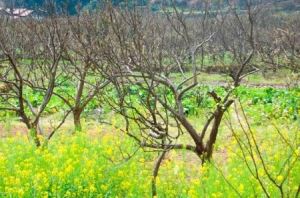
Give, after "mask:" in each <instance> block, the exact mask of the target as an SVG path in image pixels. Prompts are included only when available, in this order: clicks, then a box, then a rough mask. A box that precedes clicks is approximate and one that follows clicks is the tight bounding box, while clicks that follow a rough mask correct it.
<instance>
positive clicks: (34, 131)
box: [29, 127, 41, 147]
mask: <svg viewBox="0 0 300 198" xmlns="http://www.w3.org/2000/svg"><path fill="white" fill-rule="evenodd" d="M29 132H30V136H31V138H32V139H33V141H34V144H35V145H36V147H40V146H41V141H40V139H39V137H38V132H37V127H32V128H30V129H29Z"/></svg>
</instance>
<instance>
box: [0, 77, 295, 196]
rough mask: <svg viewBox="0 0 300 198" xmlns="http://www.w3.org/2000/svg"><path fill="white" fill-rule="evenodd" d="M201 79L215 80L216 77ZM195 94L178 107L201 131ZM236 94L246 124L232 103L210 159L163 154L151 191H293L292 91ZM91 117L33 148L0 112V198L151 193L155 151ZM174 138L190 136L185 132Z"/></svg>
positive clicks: (205, 104) (115, 120) (202, 107)
mask: <svg viewBox="0 0 300 198" xmlns="http://www.w3.org/2000/svg"><path fill="white" fill-rule="evenodd" d="M199 78H200V77H199ZM201 78H202V79H205V80H204V81H210V80H212V81H216V79H218V78H219V79H220V80H222V76H214V77H211V76H206V75H202V76H201ZM253 78H254V79H253V80H252V81H251V82H254V81H255V80H258V81H259V83H261V81H260V80H259V79H260V77H259V76H257V77H253ZM201 89H202V88H201ZM203 89H208V88H206V87H204V88H203ZM217 91H219V92H220V91H221V89H220V90H217ZM194 95H195V94H193V93H192V95H190V96H189V97H188V98H187V99H186V101H187V103H186V105H187V106H185V107H186V108H187V109H188V110H189V111H188V112H189V113H190V115H189V119H190V120H191V122H192V123H193V124H194V126H195V127H196V128H197V129H201V127H202V126H203V123H204V121H205V116H206V112H207V110H208V109H209V107H210V105H211V104H210V101H209V99H206V96H205V95H204V96H203V101H202V103H201V104H199V106H196V105H195V101H194ZM236 95H237V96H239V98H240V100H241V102H242V103H243V105H244V108H245V112H246V114H247V115H248V116H247V117H248V118H249V122H250V125H251V128H248V126H247V122H246V120H245V118H243V116H242V113H241V109H240V107H237V112H238V114H236V113H235V111H234V108H232V109H231V110H230V111H229V112H228V113H227V114H226V116H225V119H224V121H223V122H222V125H221V128H220V133H219V136H218V140H217V143H216V145H215V153H214V155H213V160H212V161H211V162H210V163H206V164H204V165H202V164H201V162H200V160H199V159H198V157H197V156H195V155H194V154H193V153H190V152H187V151H171V152H169V153H168V154H167V156H166V158H165V159H164V161H163V163H162V167H161V170H160V172H159V177H158V180H157V185H158V195H159V196H158V197H191V198H193V197H195V198H196V197H265V195H264V190H265V191H266V192H267V193H268V194H269V196H270V197H281V195H280V189H279V188H278V186H280V187H281V190H282V192H283V193H284V195H285V196H289V197H296V196H297V191H299V186H300V160H299V158H300V136H299V131H300V122H299V115H300V110H299V106H300V105H299V102H300V100H298V99H299V98H300V91H299V89H297V88H294V89H276V88H267V87H263V88H249V87H241V88H240V89H238V90H237V93H236ZM190 104H192V105H190ZM189 105H190V106H189ZM50 106H51V105H50ZM189 108H191V109H189ZM50 112H51V111H50ZM56 114H58V113H55V114H50V115H47V117H44V118H43V121H42V124H43V125H44V126H46V128H47V127H51V121H50V120H52V122H53V121H55V119H56V118H57V117H56V116H59V115H56ZM6 116H7V117H6ZM90 116H92V115H90ZM90 116H89V114H88V113H87V114H86V117H84V119H83V126H84V127H83V132H82V133H80V134H76V135H74V134H73V131H74V129H73V124H72V118H71V117H70V118H69V119H68V120H67V122H66V124H65V125H64V126H63V127H62V128H61V129H60V130H59V131H58V132H57V134H56V135H55V136H54V138H53V139H52V140H51V141H50V143H49V144H48V147H45V148H41V149H36V148H35V146H34V144H33V143H32V142H31V140H30V139H29V138H28V136H27V133H26V128H25V127H24V126H23V125H22V124H20V122H19V121H18V119H17V118H15V117H13V116H12V115H11V114H7V115H6V114H1V120H2V121H1V124H0V135H1V137H2V138H0V197H28V198H29V197H30V198H31V197H151V179H152V168H153V165H154V163H155V161H156V159H157V152H149V150H142V149H138V146H137V145H136V144H135V143H134V141H132V139H130V138H129V137H128V136H126V135H125V134H124V133H123V132H121V131H120V130H118V129H116V128H115V127H113V126H120V125H122V121H121V120H120V118H119V117H118V116H117V115H114V114H112V113H110V114H106V115H105V116H103V117H104V119H105V121H109V122H111V123H112V124H113V126H108V125H106V124H100V123H99V122H97V121H95V120H94V121H92V119H91V117H90ZM230 124H232V128H231V127H230V126H231V125H230ZM249 138H250V140H249ZM179 141H181V143H184V144H186V143H190V142H191V140H190V138H189V137H187V136H183V137H182V138H181V139H180V140H179ZM255 142H256V144H255ZM256 146H257V148H256ZM133 154H134V155H133ZM251 173H253V174H251ZM270 178H271V179H270Z"/></svg>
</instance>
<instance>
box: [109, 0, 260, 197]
mask: <svg viewBox="0 0 300 198" xmlns="http://www.w3.org/2000/svg"><path fill="white" fill-rule="evenodd" d="M175 10H176V8H175ZM257 12H259V9H258V8H257V7H254V8H253V7H252V6H251V5H250V4H248V10H247V13H246V14H243V15H241V14H238V13H237V12H236V10H234V9H232V10H231V11H230V16H229V17H227V18H221V20H222V21H221V20H220V19H218V18H215V19H210V20H211V21H212V22H214V23H215V24H216V25H215V26H213V27H212V28H209V29H208V30H210V31H208V30H207V32H208V33H207V36H205V38H204V39H203V36H201V37H200V38H199V37H195V38H189V39H187V37H188V36H187V35H189V34H190V32H189V31H191V30H190V28H191V27H192V25H191V24H189V22H188V20H187V17H192V16H191V15H183V14H179V13H178V12H176V11H175V13H165V14H153V13H149V12H147V11H145V10H139V9H137V8H135V9H133V10H119V9H117V8H112V7H108V8H107V10H106V15H107V16H106V20H107V21H108V23H109V24H110V26H109V27H110V28H109V35H110V37H109V39H108V40H107V42H106V45H107V47H106V49H107V50H106V51H105V52H104V56H105V57H106V59H107V61H108V64H109V65H110V69H109V70H108V71H107V72H106V73H105V75H106V76H107V78H108V79H109V80H110V81H111V82H112V84H113V85H114V87H115V93H114V94H113V96H111V95H112V94H110V95H107V96H106V101H107V103H108V104H110V106H111V107H112V108H113V109H114V110H115V111H116V112H118V113H119V114H121V115H122V116H123V118H124V122H125V125H126V127H125V129H124V131H125V132H126V133H127V134H128V135H129V136H130V137H132V138H134V139H135V140H136V141H137V142H138V144H139V145H140V146H141V147H143V148H144V149H153V150H156V151H162V155H161V157H160V158H159V159H158V161H157V163H156V165H155V168H154V172H153V175H154V180H153V196H155V195H156V190H155V178H156V176H157V173H158V170H159V167H160V164H161V161H162V160H163V158H164V155H165V152H167V151H168V150H171V149H183V150H189V151H192V152H194V153H195V154H196V155H197V156H198V157H199V158H200V159H201V160H202V162H203V163H204V162H206V161H207V160H210V159H211V157H212V154H213V150H214V144H215V142H216V139H217V136H218V133H219V127H220V124H221V122H222V119H223V115H224V113H225V112H226V111H227V110H228V108H229V107H230V106H231V104H232V103H233V99H232V97H231V95H232V93H233V91H234V90H235V89H236V87H238V86H239V85H240V83H241V80H242V79H243V78H244V77H245V76H247V75H249V74H251V73H253V72H255V71H256V69H255V71H254V70H253V69H251V68H252V64H251V60H252V58H253V56H254V55H255V41H254V32H255V30H254V28H255V24H256V20H257V18H256V13H257ZM223 20H224V21H223ZM225 20H226V21H225ZM200 24H201V23H200ZM193 25H195V23H193ZM200 28H203V24H201V26H200ZM219 28H221V29H222V30H223V31H224V32H225V33H226V35H225V37H221V39H224V41H225V42H226V43H225V44H226V46H227V48H225V49H224V50H226V51H228V52H229V53H231V54H232V57H233V60H232V64H231V65H227V66H228V67H229V69H230V71H231V72H230V73H229V74H230V76H231V77H232V80H233V81H232V84H229V85H228V86H226V87H225V88H224V89H225V94H224V95H220V94H218V93H217V91H214V90H212V91H209V93H208V95H209V96H210V97H211V100H213V101H214V102H215V106H214V107H213V108H212V109H211V110H210V111H209V112H207V115H206V116H207V118H206V120H205V122H204V125H203V126H202V129H199V128H196V124H195V123H193V122H192V121H191V120H190V119H189V117H188V115H187V114H186V112H185V103H184V101H185V100H187V99H188V98H187V96H188V94H189V93H193V91H195V90H197V89H199V87H198V85H199V82H198V78H199V77H201V76H200V74H201V72H199V69H198V67H197V64H196V58H197V53H198V49H201V48H203V47H205V46H206V45H207V44H208V43H209V44H214V43H211V42H212V41H213V38H214V36H215V35H218V34H219V30H220V29H219ZM233 38H234V39H235V41H234V43H231V41H232V39H233ZM229 39H230V40H229ZM174 40H175V41H176V42H174ZM187 40H189V41H188V42H187ZM214 41H217V40H216V39H215V40H214ZM177 43H179V44H177ZM218 44H219V43H218ZM187 45H188V46H187ZM215 45H217V44H215ZM187 49H188V50H187ZM174 51H176V56H174ZM178 56H181V57H178ZM190 56H191V57H192V58H191V59H192V62H191V63H192V64H190V62H189V57H190ZM178 60H187V61H180V66H181V68H182V66H187V65H186V64H189V65H191V67H192V73H187V72H184V71H183V70H182V69H179V71H180V73H179V74H175V73H174V71H176V68H178V65H179V64H178V62H179V61H178ZM249 68H250V69H249ZM177 71H178V70H177ZM135 129H138V130H135ZM183 137H189V138H190V140H191V142H190V143H188V144H186V142H185V141H183V140H182V138H183Z"/></svg>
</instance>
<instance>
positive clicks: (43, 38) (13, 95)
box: [0, 17, 68, 146]
mask: <svg viewBox="0 0 300 198" xmlns="http://www.w3.org/2000/svg"><path fill="white" fill-rule="evenodd" d="M1 25H2V27H3V28H1V30H0V49H1V51H2V53H3V54H4V55H5V60H4V61H2V65H1V66H2V67H3V68H4V69H3V74H2V76H1V82H2V83H4V84H5V85H6V86H8V87H11V90H9V91H8V92H2V93H1V98H2V101H3V102H5V104H6V106H5V107H1V110H8V111H14V112H16V113H17V115H18V116H20V118H21V121H22V122H23V123H24V124H25V125H26V126H27V128H28V129H29V130H30V133H31V135H32V137H33V139H34V142H35V144H36V146H40V145H41V142H40V139H39V137H38V131H40V132H41V131H42V129H41V127H39V123H40V120H41V117H42V115H43V113H44V112H45V110H46V108H47V105H48V104H49V102H50V99H51V98H52V96H53V91H54V89H55V87H56V86H57V85H56V79H57V76H59V73H60V71H59V66H60V65H61V64H63V60H62V55H63V53H64V50H65V44H66V42H67V40H68V33H67V32H66V31H64V29H63V28H61V27H60V26H59V18H56V17H51V18H48V19H45V20H43V21H35V20H34V19H26V20H13V19H7V18H1ZM28 92H29V93H37V92H40V93H42V95H43V96H42V100H41V101H38V102H37V104H32V101H30V99H29V98H28ZM67 114H68V112H67V113H66V115H65V116H64V117H63V119H62V121H61V123H60V124H58V126H57V127H54V129H53V130H52V131H51V132H50V133H49V135H48V137H47V139H48V140H49V139H50V138H51V137H52V136H53V134H54V133H55V132H56V131H57V129H58V128H59V127H60V126H61V125H62V123H63V122H64V121H65V119H66V116H67Z"/></svg>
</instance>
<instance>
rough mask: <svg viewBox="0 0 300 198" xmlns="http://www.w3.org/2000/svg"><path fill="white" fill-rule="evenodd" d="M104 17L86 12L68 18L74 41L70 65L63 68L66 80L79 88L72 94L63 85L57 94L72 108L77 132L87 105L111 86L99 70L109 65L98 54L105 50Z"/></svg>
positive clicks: (69, 53)
mask: <svg viewBox="0 0 300 198" xmlns="http://www.w3.org/2000/svg"><path fill="white" fill-rule="evenodd" d="M100 17H101V15H88V14H82V15H79V16H78V17H70V18H69V19H68V27H69V32H70V41H69V42H68V44H67V50H66V53H65V56H64V59H65V60H66V61H67V62H68V64H67V65H66V67H64V68H63V70H64V78H65V80H66V81H67V83H69V86H70V87H74V88H75V90H74V95H71V94H70V93H68V91H65V90H64V88H63V87H62V88H58V90H57V91H56V92H55V95H56V96H58V97H59V98H61V99H62V100H63V101H64V102H65V104H66V105H67V106H69V108H70V109H71V110H72V113H73V118H74V125H75V130H76V131H81V130H82V126H81V122H80V118H81V114H82V112H83V111H84V109H85V107H86V106H87V105H88V104H89V103H90V102H91V101H92V100H93V99H94V98H95V96H99V95H100V92H101V90H103V88H105V87H106V86H107V85H108V81H107V80H105V79H104V78H102V77H101V75H100V73H99V72H98V69H99V68H101V69H103V68H104V67H105V64H104V61H103V59H102V57H101V56H99V53H98V52H99V51H100V52H101V51H102V44H101V42H102V40H104V39H105V36H106V32H105V27H104V26H103V24H100V23H101V18H100Z"/></svg>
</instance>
